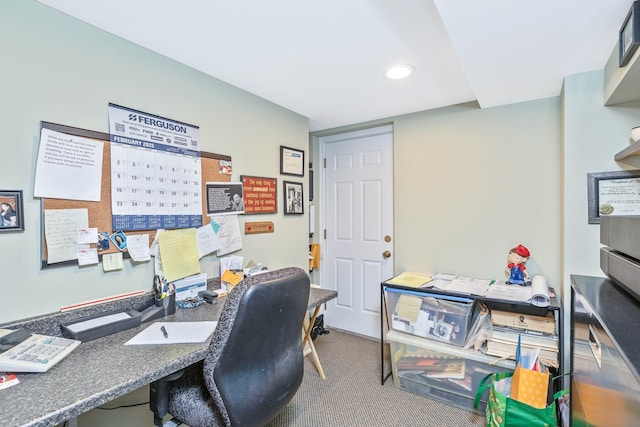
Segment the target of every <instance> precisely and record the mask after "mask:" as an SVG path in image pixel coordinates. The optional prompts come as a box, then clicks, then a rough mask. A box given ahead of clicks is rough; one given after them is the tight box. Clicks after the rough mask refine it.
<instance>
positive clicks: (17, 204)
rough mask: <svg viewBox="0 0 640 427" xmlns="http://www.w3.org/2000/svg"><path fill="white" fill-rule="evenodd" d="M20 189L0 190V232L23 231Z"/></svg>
mask: <svg viewBox="0 0 640 427" xmlns="http://www.w3.org/2000/svg"><path fill="white" fill-rule="evenodd" d="M23 215H24V209H23V206H22V190H18V191H10V190H0V232H4V231H24V216H23Z"/></svg>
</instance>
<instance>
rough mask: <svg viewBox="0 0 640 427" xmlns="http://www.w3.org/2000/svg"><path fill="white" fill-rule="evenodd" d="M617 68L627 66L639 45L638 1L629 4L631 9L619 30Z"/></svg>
mask: <svg viewBox="0 0 640 427" xmlns="http://www.w3.org/2000/svg"><path fill="white" fill-rule="evenodd" d="M618 44H619V47H620V50H619V54H618V64H619V67H624V66H625V65H627V63H628V62H629V60H630V59H631V57H632V56H633V53H634V52H635V51H636V49H638V45H640V1H638V0H636V1H634V2H633V4H631V9H630V10H629V13H627V17H626V18H625V20H624V23H623V24H622V27H621V28H620V36H619V42H618Z"/></svg>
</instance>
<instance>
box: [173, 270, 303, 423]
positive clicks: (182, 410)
mask: <svg viewBox="0 0 640 427" xmlns="http://www.w3.org/2000/svg"><path fill="white" fill-rule="evenodd" d="M308 300H309V276H308V275H307V273H306V272H305V271H304V270H302V269H300V268H285V269H281V270H275V271H271V272H266V273H262V274H259V275H256V276H251V277H248V278H246V279H244V280H243V281H242V282H240V283H239V284H238V285H237V286H236V287H235V288H234V289H233V290H232V291H231V292H230V293H229V296H228V298H227V300H226V302H225V305H224V307H223V310H222V314H221V316H220V319H219V321H218V326H217V327H216V329H215V332H214V334H213V337H212V339H211V344H210V347H209V352H208V353H207V356H206V357H205V359H204V360H203V361H202V362H200V363H196V364H194V365H192V366H190V367H188V368H186V369H185V371H184V374H183V375H182V376H181V377H180V378H179V379H177V380H175V381H172V382H170V383H169V384H168V412H169V413H170V414H171V415H172V416H173V417H174V418H176V419H178V420H180V421H182V422H183V423H186V424H188V425H189V426H190V427H212V426H243V427H245V426H246V427H251V426H256V427H257V426H263V425H265V424H266V423H268V422H269V421H270V420H271V419H273V418H274V417H275V416H276V415H277V414H278V413H279V412H280V411H281V410H282V409H283V408H284V407H285V406H286V405H287V404H288V403H289V401H290V400H291V398H292V397H293V396H294V394H295V393H296V391H297V390H298V388H299V386H300V384H301V383H302V376H303V374H304V359H303V353H302V342H301V329H302V322H303V318H304V316H305V313H306V311H307V304H308Z"/></svg>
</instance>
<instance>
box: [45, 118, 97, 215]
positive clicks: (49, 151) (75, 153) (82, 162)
mask: <svg viewBox="0 0 640 427" xmlns="http://www.w3.org/2000/svg"><path fill="white" fill-rule="evenodd" d="M102 150H103V142H102V141H96V140H94V139H88V138H82V137H80V136H73V135H68V134H66V133H61V132H56V131H53V130H51V129H46V128H43V129H42V131H41V133H40V148H39V149H38V163H37V164H36V177H35V184H34V189H33V195H34V196H35V197H50V198H52V199H70V200H90V201H94V202H98V201H100V192H101V190H102ZM79 182H81V183H82V185H75V184H76V183H79Z"/></svg>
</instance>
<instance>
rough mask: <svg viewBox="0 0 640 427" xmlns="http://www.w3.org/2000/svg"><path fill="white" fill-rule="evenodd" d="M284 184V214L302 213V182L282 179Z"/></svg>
mask: <svg viewBox="0 0 640 427" xmlns="http://www.w3.org/2000/svg"><path fill="white" fill-rule="evenodd" d="M283 186H284V193H283V194H284V214H285V215H299V214H303V213H304V209H303V198H302V183H301V182H290V181H283Z"/></svg>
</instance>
